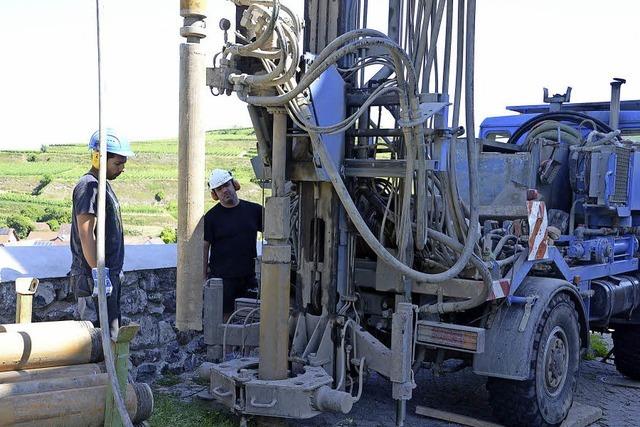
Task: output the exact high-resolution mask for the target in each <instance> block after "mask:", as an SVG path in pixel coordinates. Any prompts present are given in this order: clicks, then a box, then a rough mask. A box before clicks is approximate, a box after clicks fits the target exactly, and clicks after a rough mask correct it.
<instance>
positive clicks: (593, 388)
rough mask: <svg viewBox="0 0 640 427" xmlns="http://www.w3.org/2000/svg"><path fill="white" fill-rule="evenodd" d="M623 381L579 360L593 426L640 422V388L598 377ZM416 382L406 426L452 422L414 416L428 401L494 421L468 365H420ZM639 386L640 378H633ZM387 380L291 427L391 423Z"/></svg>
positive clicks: (610, 370)
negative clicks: (348, 407) (349, 404)
mask: <svg viewBox="0 0 640 427" xmlns="http://www.w3.org/2000/svg"><path fill="white" fill-rule="evenodd" d="M603 378H605V380H606V379H610V380H624V379H625V378H624V377H623V376H621V375H620V374H618V372H617V371H616V369H615V367H614V366H612V365H610V364H605V363H602V362H600V361H584V362H583V363H582V365H581V370H580V380H579V381H578V389H577V392H576V396H575V400H576V401H578V402H580V403H584V404H586V405H591V406H596V407H599V408H601V409H602V411H603V415H604V418H602V419H601V420H600V422H598V423H596V424H595V425H597V426H616V427H618V426H621V427H626V426H629V427H631V426H638V425H640V422H639V421H638V420H640V388H632V387H622V386H617V385H612V384H607V383H605V382H604V381H603V380H602V379H603ZM416 383H417V385H418V387H417V388H416V389H415V390H414V391H413V399H412V400H411V401H409V402H408V404H407V418H406V422H405V425H406V426H407V427H417V426H450V425H455V424H451V423H447V422H442V421H437V420H434V419H430V418H425V417H422V416H419V415H416V413H415V409H416V406H418V405H421V406H428V407H432V408H436V409H440V410H444V411H450V412H454V413H456V414H461V415H467V416H471V417H475V418H479V419H482V420H486V421H491V422H497V420H496V419H495V418H493V416H492V414H491V408H490V407H489V395H488V393H487V390H486V388H485V379H484V378H483V377H479V376H476V375H474V374H473V373H472V372H471V368H466V369H463V370H461V371H459V372H456V373H453V374H446V375H443V376H434V375H433V374H432V372H431V371H430V370H426V369H423V370H421V371H420V372H419V373H418V375H417V376H416ZM636 384H637V385H638V387H640V383H636ZM390 396H391V386H390V384H389V383H388V382H387V381H386V380H384V379H382V378H381V377H379V376H373V375H372V376H371V377H370V378H369V380H368V381H367V383H366V388H365V389H364V393H363V397H362V400H361V401H360V402H358V404H356V405H355V406H354V409H353V410H352V411H351V413H350V414H349V415H348V416H346V417H345V416H338V415H335V414H323V415H319V416H317V417H315V418H313V419H311V420H308V421H305V422H296V423H295V424H291V425H296V426H309V427H311V426H313V427H320V426H358V427H360V426H362V427H364V426H367V427H378V426H393V425H395V405H394V402H393V400H391V398H390Z"/></svg>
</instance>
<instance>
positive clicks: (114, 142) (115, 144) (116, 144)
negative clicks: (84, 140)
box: [89, 128, 134, 157]
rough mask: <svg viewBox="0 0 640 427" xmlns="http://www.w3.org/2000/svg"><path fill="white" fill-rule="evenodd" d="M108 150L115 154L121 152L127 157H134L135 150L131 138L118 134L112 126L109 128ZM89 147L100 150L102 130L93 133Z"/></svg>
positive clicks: (107, 132) (120, 153)
mask: <svg viewBox="0 0 640 427" xmlns="http://www.w3.org/2000/svg"><path fill="white" fill-rule="evenodd" d="M106 134H107V152H108V153H113V154H119V155H121V156H125V157H133V156H134V154H133V151H132V150H131V145H130V144H129V140H127V139H126V138H124V137H122V136H118V134H117V132H116V131H115V130H113V129H111V128H107V130H106ZM89 148H90V149H91V150H96V151H97V150H100V131H99V130H97V131H95V132H94V133H93V135H91V139H90V140H89Z"/></svg>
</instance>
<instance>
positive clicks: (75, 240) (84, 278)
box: [70, 129, 133, 338]
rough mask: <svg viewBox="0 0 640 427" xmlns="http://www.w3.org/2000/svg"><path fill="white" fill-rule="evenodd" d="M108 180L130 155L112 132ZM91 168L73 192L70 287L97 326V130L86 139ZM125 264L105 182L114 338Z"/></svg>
mask: <svg viewBox="0 0 640 427" xmlns="http://www.w3.org/2000/svg"><path fill="white" fill-rule="evenodd" d="M106 136H107V162H106V169H107V179H108V180H113V179H116V178H117V177H118V176H119V175H120V174H121V173H122V172H124V167H125V163H126V162H127V158H128V157H132V156H133V151H131V146H130V145H129V141H127V140H126V139H125V138H123V137H122V136H121V135H118V134H117V132H115V131H114V130H113V129H107V132H106ZM89 149H90V150H91V169H90V170H89V171H88V172H87V173H86V174H84V175H83V176H82V177H81V178H80V180H79V181H78V183H77V184H76V186H75V188H74V189H73V211H72V216H71V239H70V247H71V255H72V263H71V287H72V290H73V292H74V295H75V297H76V298H77V299H78V311H79V314H80V318H81V319H83V320H92V321H94V323H95V324H96V325H99V323H100V322H99V316H98V311H97V307H98V304H97V298H96V296H97V285H96V286H94V285H95V282H96V279H95V278H96V277H97V259H96V234H95V230H96V219H97V217H96V216H97V212H98V173H99V168H100V161H99V159H100V154H99V150H100V135H99V132H98V131H96V132H95V133H94V134H93V135H92V136H91V139H90V140H89ZM123 263H124V234H123V227H122V217H121V215H120V204H119V202H118V198H117V197H116V194H115V193H114V191H113V189H112V188H111V185H110V184H109V183H108V182H107V192H106V204H105V267H106V268H107V274H106V285H107V286H106V287H107V294H108V296H107V312H108V319H109V327H110V330H111V336H112V337H114V338H115V336H116V334H117V331H118V328H119V325H120V282H121V280H122V265H123ZM92 297H93V298H92Z"/></svg>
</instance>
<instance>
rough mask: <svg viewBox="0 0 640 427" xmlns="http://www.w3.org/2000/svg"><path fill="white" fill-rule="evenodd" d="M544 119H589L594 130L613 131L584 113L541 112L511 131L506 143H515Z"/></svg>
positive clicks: (579, 121) (573, 120)
mask: <svg viewBox="0 0 640 427" xmlns="http://www.w3.org/2000/svg"><path fill="white" fill-rule="evenodd" d="M545 120H556V121H567V122H573V123H581V122H583V121H585V120H590V121H592V122H593V123H594V124H595V125H596V127H597V129H595V130H597V131H600V132H603V133H609V132H612V131H613V129H611V128H610V127H609V125H607V124H606V123H604V122H602V121H600V120H598V119H595V118H593V117H591V116H589V115H588V114H585V113H576V112H551V113H542V114H540V115H537V116H535V117H534V118H532V119H530V120H528V121H526V122H525V123H523V124H522V126H520V127H519V128H518V129H517V130H516V131H515V132H514V133H513V135H511V137H509V140H508V141H507V144H516V143H517V142H518V140H519V139H520V138H522V135H524V134H525V133H527V132H529V131H530V130H531V129H533V127H534V126H535V125H537V124H538V123H540V122H543V121H545Z"/></svg>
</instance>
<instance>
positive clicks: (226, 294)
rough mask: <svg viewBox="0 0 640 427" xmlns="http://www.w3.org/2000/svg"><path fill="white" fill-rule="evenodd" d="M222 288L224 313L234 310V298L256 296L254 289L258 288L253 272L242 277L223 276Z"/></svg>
mask: <svg viewBox="0 0 640 427" xmlns="http://www.w3.org/2000/svg"><path fill="white" fill-rule="evenodd" d="M222 289H223V291H222V292H223V297H222V300H223V302H222V307H223V309H224V312H225V313H231V312H233V310H234V307H235V301H236V298H252V297H255V296H256V292H255V291H254V290H257V289H258V281H257V279H256V275H255V274H251V275H249V276H242V277H223V278H222Z"/></svg>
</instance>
